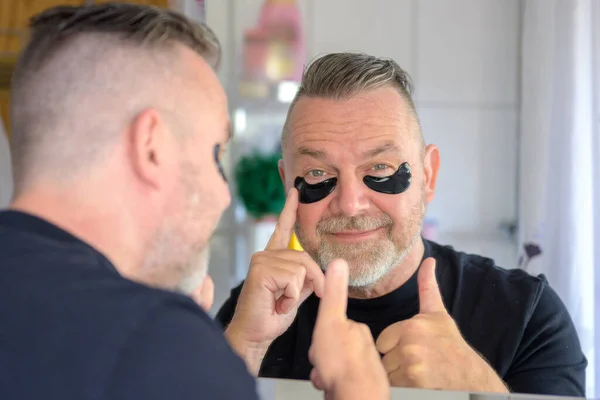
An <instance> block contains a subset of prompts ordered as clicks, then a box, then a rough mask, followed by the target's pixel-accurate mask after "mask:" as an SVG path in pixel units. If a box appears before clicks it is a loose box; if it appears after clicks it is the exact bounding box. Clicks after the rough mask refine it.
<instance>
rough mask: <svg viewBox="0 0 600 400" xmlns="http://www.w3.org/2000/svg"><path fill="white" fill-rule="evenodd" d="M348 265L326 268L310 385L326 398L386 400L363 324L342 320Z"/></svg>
mask: <svg viewBox="0 0 600 400" xmlns="http://www.w3.org/2000/svg"><path fill="white" fill-rule="evenodd" d="M347 304H348V264H347V263H346V262H345V261H343V260H334V261H333V262H332V263H331V264H330V265H329V267H328V268H327V275H326V278H325V293H324V294H323V296H322V298H321V304H320V305H319V313H318V315H317V322H316V325H315V329H314V331H313V339H312V345H311V347H310V350H309V353H308V356H309V358H310V362H311V363H312V365H313V366H314V369H313V370H312V372H311V374H310V377H311V381H312V382H313V385H314V386H315V387H316V388H317V389H319V390H324V391H325V398H326V399H344V400H348V399H350V400H351V399H373V400H378V399H389V397H390V385H389V382H388V379H387V374H386V372H385V370H384V368H383V365H382V364H381V358H380V356H379V353H377V350H376V348H375V343H374V342H373V336H372V335H371V331H370V330H369V328H368V327H367V326H366V325H363V324H359V323H356V322H354V321H350V320H349V319H348V318H347V317H346V307H347Z"/></svg>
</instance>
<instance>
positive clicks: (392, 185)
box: [363, 162, 412, 194]
mask: <svg viewBox="0 0 600 400" xmlns="http://www.w3.org/2000/svg"><path fill="white" fill-rule="evenodd" d="M411 178H412V173H411V172H410V164H409V163H407V162H405V163H402V165H400V167H399V168H398V170H397V171H396V172H394V174H393V175H390V176H384V177H377V176H365V177H364V178H363V182H364V183H365V185H367V187H368V188H369V189H371V190H374V191H376V192H379V193H386V194H400V193H402V192H405V191H406V190H407V189H408V188H409V186H410V181H411Z"/></svg>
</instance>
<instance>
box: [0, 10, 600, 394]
mask: <svg viewBox="0 0 600 400" xmlns="http://www.w3.org/2000/svg"><path fill="white" fill-rule="evenodd" d="M85 2H86V1H82V0H0V115H1V116H2V120H3V122H4V123H3V124H0V129H3V130H4V132H5V133H6V135H5V134H1V133H0V207H3V206H5V205H6V204H8V201H9V199H10V191H11V180H10V161H9V160H10V155H9V153H8V146H7V143H8V139H7V138H8V137H9V136H10V132H9V128H8V127H9V120H8V115H7V107H8V101H9V95H10V93H9V90H8V87H9V81H10V74H11V70H12V68H13V66H14V61H15V59H16V56H17V55H18V53H19V50H20V48H21V47H22V46H23V44H24V41H25V39H26V29H25V27H26V22H27V19H28V18H29V17H30V16H31V15H32V14H34V13H36V12H39V11H41V10H43V9H44V8H47V7H49V6H52V5H56V4H81V3H85ZM87 2H88V3H90V2H93V1H87ZM96 2H100V1H96ZM132 2H135V3H143V4H153V5H156V6H159V7H171V8H173V9H177V10H179V11H181V12H183V13H184V14H186V15H188V16H190V17H191V18H194V19H196V20H199V21H205V22H207V23H208V25H209V26H210V27H211V28H213V29H214V30H215V31H216V33H217V35H218V36H219V38H220V40H221V43H222V45H223V50H224V56H223V62H222V65H221V68H220V70H219V77H220V79H221V81H222V83H223V85H224V86H225V88H226V90H227V93H228V95H229V99H230V100H229V101H230V115H231V119H232V123H233V127H234V134H235V136H234V140H233V142H232V145H231V146H230V149H229V152H228V154H227V165H226V170H227V172H228V175H229V176H230V177H231V186H232V192H233V193H234V201H233V203H232V207H231V208H230V210H229V211H228V212H227V213H226V214H225V215H224V216H223V219H222V221H221V224H220V226H219V229H218V231H217V233H216V235H215V237H214V239H213V242H212V254H211V271H210V273H211V275H212V277H213V279H214V281H215V284H216V295H215V307H214V309H213V313H214V312H216V311H217V310H218V308H219V307H220V305H221V304H222V303H223V301H224V300H225V299H226V298H227V296H228V293H229V289H230V288H231V287H233V286H235V285H237V284H239V283H240V282H241V280H242V279H243V278H244V277H245V275H246V272H247V268H248V262H249V259H250V256H251V254H252V253H254V252H256V251H259V250H262V249H263V247H264V245H265V243H266V241H267V240H268V238H269V236H270V234H271V233H272V231H273V228H274V224H275V221H276V218H277V215H278V213H279V211H280V210H281V207H282V205H283V201H284V198H283V196H284V194H283V188H282V186H281V182H280V181H279V177H278V173H277V160H278V159H279V154H280V148H279V136H280V134H281V128H282V124H283V121H284V119H285V117H286V113H287V109H288V106H289V102H290V101H291V99H292V98H293V96H294V94H295V92H296V90H297V86H298V82H299V79H300V76H301V73H302V69H303V67H304V65H305V64H306V63H307V62H308V61H310V60H311V59H313V58H314V57H316V56H319V55H321V54H324V53H328V52H340V51H360V52H366V53H369V54H372V55H376V56H382V57H389V58H393V59H394V60H395V61H397V62H398V63H399V64H400V66H402V67H403V68H404V69H405V70H407V71H408V72H409V74H410V75H411V77H412V78H413V81H414V85H415V88H416V91H415V95H414V96H415V103H416V106H417V111H418V114H419V117H420V120H421V124H422V128H423V132H424V135H425V139H426V141H427V142H428V143H435V144H437V145H438V147H439V149H440V152H441V158H442V164H441V171H440V175H439V179H438V189H437V195H436V198H435V200H434V201H433V203H431V205H430V206H429V209H428V212H427V217H426V221H425V223H424V227H423V228H424V230H423V234H424V236H426V237H427V238H430V239H432V240H435V241H438V242H440V243H443V244H448V245H452V246H453V247H455V248H456V249H457V250H461V251H465V252H472V253H478V254H481V255H485V256H488V257H491V258H493V259H494V260H495V261H496V263H497V264H498V265H500V266H502V267H505V268H524V269H527V270H528V271H529V272H531V273H533V274H539V273H544V274H545V275H546V276H547V277H548V279H549V281H550V283H551V285H552V286H553V287H554V288H555V289H556V290H557V292H559V294H560V295H561V297H562V298H563V301H565V303H566V304H567V307H568V308H569V310H570V311H571V314H572V316H573V318H574V320H575V322H576V325H577V328H578V331H579V334H580V336H581V340H582V345H583V347H584V351H585V352H586V355H587V356H588V359H589V361H590V368H589V370H588V396H593V395H594V393H595V392H594V391H595V382H596V381H600V376H598V375H599V374H598V372H599V371H598V370H599V369H598V368H595V360H597V358H598V351H599V349H598V346H595V333H596V332H599V333H600V317H599V315H600V311H599V310H600V288H599V286H600V283H599V282H600V206H598V204H599V203H598V202H599V200H600V0H370V1H361V0H138V1H132ZM73 62H77V60H73ZM597 289H598V290H597ZM595 378H596V379H595ZM596 393H597V392H596Z"/></svg>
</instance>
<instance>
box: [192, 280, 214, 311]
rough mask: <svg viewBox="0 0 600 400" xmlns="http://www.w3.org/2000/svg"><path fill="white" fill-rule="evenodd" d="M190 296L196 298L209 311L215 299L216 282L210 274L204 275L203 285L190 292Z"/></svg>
mask: <svg viewBox="0 0 600 400" xmlns="http://www.w3.org/2000/svg"><path fill="white" fill-rule="evenodd" d="M190 297H191V298H192V299H194V301H195V302H196V303H198V305H199V306H200V307H202V308H203V309H204V311H206V312H208V311H209V310H210V308H211V307H212V305H213V301H214V300H215V284H214V282H213V280H212V278H211V277H210V276H209V275H206V276H205V277H204V280H203V281H202V285H200V287H199V288H197V289H196V290H194V291H193V292H192V293H190Z"/></svg>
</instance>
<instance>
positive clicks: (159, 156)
mask: <svg viewBox="0 0 600 400" xmlns="http://www.w3.org/2000/svg"><path fill="white" fill-rule="evenodd" d="M128 139H129V160H130V163H131V167H132V170H133V173H134V175H135V176H136V178H138V180H139V181H140V182H142V184H144V185H147V186H149V187H152V188H154V189H157V188H159V187H160V186H161V185H162V184H163V183H164V179H165V176H166V175H167V174H168V164H169V161H170V160H169V145H170V143H169V140H168V139H169V133H168V132H167V130H166V129H165V126H164V124H163V122H162V120H161V118H160V115H159V114H158V112H157V111H156V110H154V109H147V110H144V111H142V112H141V113H140V114H139V115H138V116H137V117H136V118H135V119H134V120H133V122H132V124H131V125H130V127H129V131H128ZM165 167H167V168H165Z"/></svg>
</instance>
